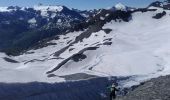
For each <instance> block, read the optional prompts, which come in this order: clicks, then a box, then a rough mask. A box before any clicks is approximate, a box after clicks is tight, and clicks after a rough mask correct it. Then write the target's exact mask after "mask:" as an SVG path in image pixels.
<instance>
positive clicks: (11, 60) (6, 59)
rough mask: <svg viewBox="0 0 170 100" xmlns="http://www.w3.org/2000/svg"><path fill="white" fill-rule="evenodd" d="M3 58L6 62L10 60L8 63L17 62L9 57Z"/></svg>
mask: <svg viewBox="0 0 170 100" xmlns="http://www.w3.org/2000/svg"><path fill="white" fill-rule="evenodd" d="M3 59H4V60H5V61H7V62H10V63H19V62H18V61H16V60H13V59H11V58H7V57H4V58H3Z"/></svg>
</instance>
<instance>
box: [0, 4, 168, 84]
mask: <svg viewBox="0 0 170 100" xmlns="http://www.w3.org/2000/svg"><path fill="white" fill-rule="evenodd" d="M149 9H157V10H156V11H146V12H140V11H137V12H134V13H132V19H131V20H130V21H129V22H124V21H119V22H118V21H115V20H112V21H111V22H107V23H106V24H105V25H104V26H103V27H102V29H101V30H100V31H97V32H92V33H90V32H89V30H90V28H88V29H86V30H84V31H79V32H72V33H68V34H65V35H60V36H59V39H56V40H55V39H54V40H50V41H49V42H48V43H52V44H53V45H49V46H46V47H43V48H40V49H35V50H29V51H27V52H26V53H24V54H22V55H20V56H14V57H13V56H11V57H9V56H7V55H5V54H3V53H1V54H0V57H1V58H0V62H1V65H0V71H1V73H0V77H3V78H1V79H0V81H1V82H30V81H41V82H42V81H43V82H56V81H58V82H60V81H65V79H64V78H63V77H60V76H65V75H72V74H76V73H86V74H91V75H96V76H118V77H120V76H138V77H137V78H135V79H138V80H140V79H139V78H141V77H142V78H141V80H143V79H148V78H151V77H155V76H160V75H166V74H170V67H169V66H170V62H169V59H170V55H169V54H170V52H169V49H170V48H169V47H170V40H169V38H170V34H169V33H170V28H169V27H170V15H169V14H170V11H169V10H163V8H156V7H150V8H149ZM163 11H165V12H166V14H165V15H163V16H161V18H158V19H156V18H153V16H155V15H157V14H158V13H162V12H163ZM4 58H5V59H4ZM6 58H9V59H6ZM143 76H145V77H143ZM141 80H140V81H141Z"/></svg>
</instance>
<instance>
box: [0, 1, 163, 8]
mask: <svg viewBox="0 0 170 100" xmlns="http://www.w3.org/2000/svg"><path fill="white" fill-rule="evenodd" d="M153 1H156V0H0V6H9V5H18V6H33V5H37V4H39V3H42V4H44V5H65V6H67V7H69V8H77V9H94V8H107V7H112V6H113V5H115V4H116V3H119V2H121V3H123V4H125V5H128V6H134V7H143V6H147V5H148V4H149V3H150V2H153ZM159 1H162V0H159Z"/></svg>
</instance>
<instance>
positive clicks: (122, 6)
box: [115, 3, 126, 11]
mask: <svg viewBox="0 0 170 100" xmlns="http://www.w3.org/2000/svg"><path fill="white" fill-rule="evenodd" d="M115 8H116V10H122V11H124V10H126V6H125V5H123V4H122V3H118V4H116V5H115Z"/></svg>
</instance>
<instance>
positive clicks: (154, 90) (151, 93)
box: [116, 76, 170, 100]
mask: <svg viewBox="0 0 170 100" xmlns="http://www.w3.org/2000/svg"><path fill="white" fill-rule="evenodd" d="M169 93H170V76H162V77H159V78H155V79H151V80H150V81H147V82H145V83H143V84H142V85H140V86H138V87H136V88H135V89H134V90H133V91H131V92H129V93H128V94H127V95H126V96H125V97H122V98H118V99H116V100H170V94H169Z"/></svg>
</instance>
